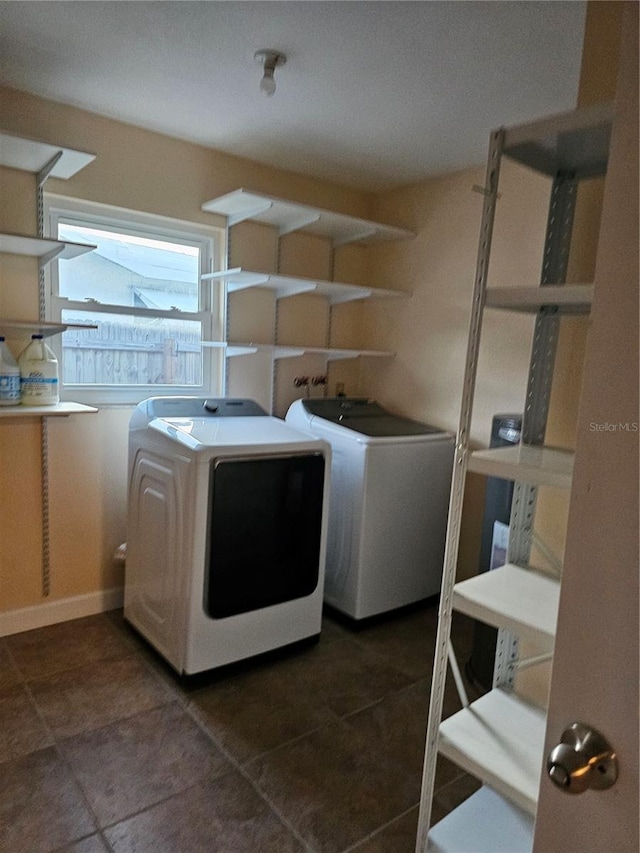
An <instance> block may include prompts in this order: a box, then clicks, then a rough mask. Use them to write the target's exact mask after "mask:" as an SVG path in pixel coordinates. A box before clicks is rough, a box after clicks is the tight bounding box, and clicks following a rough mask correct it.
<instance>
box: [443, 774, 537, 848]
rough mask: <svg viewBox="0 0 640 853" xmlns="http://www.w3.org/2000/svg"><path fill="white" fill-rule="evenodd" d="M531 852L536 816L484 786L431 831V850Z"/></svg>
mask: <svg viewBox="0 0 640 853" xmlns="http://www.w3.org/2000/svg"><path fill="white" fill-rule="evenodd" d="M470 838H472V839H473V853H531V849H532V847H533V818H532V817H531V815H529V814H527V813H526V812H524V811H522V810H521V809H519V808H518V807H517V806H514V805H513V803H510V802H509V800H506V799H505V798H504V797H501V796H500V794H497V793H496V792H495V791H492V790H491V788H488V787H487V786H486V785H483V786H482V788H480V790H479V791H476V793H475V794H473V795H472V796H471V797H469V799H468V800H465V801H464V802H463V803H462V805H461V806H459V807H458V808H457V809H456V811H455V812H454V813H453V814H449V815H447V817H445V818H443V820H441V821H440V822H439V823H438V824H436V826H434V828H433V829H432V830H431V832H430V834H429V851H430V853H461V851H467V850H468V849H469V839H470Z"/></svg>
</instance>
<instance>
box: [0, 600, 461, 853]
mask: <svg viewBox="0 0 640 853" xmlns="http://www.w3.org/2000/svg"><path fill="white" fill-rule="evenodd" d="M434 608H435V605H433V604H430V605H429V606H428V607H425V608H422V609H412V610H410V611H407V612H401V613H398V614H394V615H393V616H392V617H389V618H385V619H382V620H380V621H375V622H374V623H372V624H371V625H368V626H365V627H359V628H358V629H357V630H354V629H352V628H351V627H349V626H347V625H345V624H343V623H342V622H340V621H339V620H337V619H334V618H333V617H332V616H331V615H328V616H326V617H325V622H324V630H323V634H322V635H321V638H320V642H319V643H318V644H317V645H315V646H311V647H309V648H305V649H302V650H299V651H293V652H292V651H286V652H284V653H283V654H282V655H281V656H273V657H269V659H267V660H257V661H255V662H251V663H249V664H248V665H243V666H242V667H240V668H237V669H235V668H234V669H233V670H232V671H229V672H228V673H224V672H223V673H222V674H212V676H211V678H210V679H209V678H206V677H205V678H204V679H202V680H200V681H196V682H192V683H191V684H190V683H185V682H184V681H182V680H181V679H179V678H178V677H177V676H176V675H175V674H173V671H172V670H171V669H170V667H168V665H166V664H165V663H164V661H162V660H161V659H160V658H159V656H158V655H157V654H156V652H155V651H153V650H152V649H150V648H149V647H148V646H147V644H146V642H145V641H144V640H142V639H141V638H140V637H139V636H138V635H137V634H136V633H135V632H134V631H133V630H132V629H131V628H130V627H129V626H128V625H127V623H126V622H125V621H124V619H123V617H122V614H121V612H120V611H113V612H110V613H108V614H100V615H99V616H96V617H89V618H87V619H80V620H75V622H71V623H65V624H64V625H63V626H61V627H59V628H58V629H57V630H55V629H54V626H52V628H51V629H38V630H37V631H34V632H29V635H30V636H26V635H13V637H7V638H3V639H1V640H0V780H1V781H0V849H2V850H3V849H11V850H12V853H54V851H55V853H125V851H129V850H132V849H135V850H136V853H138V851H140V853H186V851H187V850H188V853H199V851H200V850H202V851H203V853H204V851H207V853H210V851H211V852H212V853H213V851H216V850H221V851H222V850H224V851H225V853H228V851H230V850H233V851H234V853H244V851H246V853H268V851H274V853H285V851H291V853H301V851H303V852H304V853H390V851H393V853H405V851H407V853H413V849H414V845H415V831H416V827H417V803H418V800H419V793H420V779H421V766H422V749H423V742H424V729H425V726H426V716H427V708H428V692H429V683H430V670H431V657H432V654H433V651H432V650H433V643H434V640H435V628H436V623H437V618H436V615H435V611H434ZM470 625H471V623H470V622H469V620H466V621H465V620H460V621H459V624H458V626H457V628H458V630H457V637H456V639H457V646H458V647H459V650H460V654H461V655H462V654H464V653H465V650H466V651H467V652H468V650H469V647H470V642H471V630H470ZM85 641H86V642H85ZM41 646H42V649H43V652H42V655H40V652H39V649H40V647H41ZM461 660H462V657H461ZM138 673H139V674H138ZM112 677H113V678H114V679H115V683H114V684H110V683H109V681H110V679H111V678H112ZM120 678H124V680H122V681H119V680H118V679H120ZM23 693H24V696H26V697H27V698H22V699H21V698H20V697H21V696H22V695H23ZM16 697H17V698H16ZM447 697H448V698H447V702H448V704H449V706H450V707H451V708H452V709H455V706H456V702H457V699H456V697H455V691H451V690H449V689H448V690H447ZM16 702H19V703H22V704H20V705H19V707H23V705H24V707H25V708H28V709H31V710H29V711H28V713H29V714H30V715H31V716H30V717H29V719H32V720H33V722H32V725H33V726H34V731H36V730H40V731H42V732H43V735H42V736H41V738H40V739H39V738H38V736H34V737H33V738H32V739H28V738H26V737H21V736H20V732H19V731H17V730H16V726H15V723H14V724H13V728H12V727H11V726H3V722H4V720H5V719H6V718H3V713H9V712H10V710H11V708H14V709H15V707H16ZM25 703H26V705H25ZM105 704H106V705H107V707H106V708H105V707H104V705H105ZM158 727H159V728H158ZM3 731H5V732H9V733H8V734H6V735H5V736H4V739H3V735H2V732H3ZM12 732H13V734H11V733H12ZM36 734H37V732H36ZM7 738H8V740H7ZM31 741H32V742H31ZM41 744H49V745H45V746H41ZM165 753H166V754H165ZM196 756H197V758H196ZM194 762H195V763H194ZM34 774H35V775H34ZM52 774H53V775H52ZM54 778H55V779H56V780H57V781H56V784H55V785H53V787H51V782H50V781H48V780H50V779H54ZM34 780H35V781H34ZM110 780H111V781H110ZM115 780H118V781H115ZM114 783H115V787H114ZM32 785H35V787H36V790H35V797H36V802H37V803H38V804H39V805H38V806H37V809H36V808H33V809H30V805H29V803H30V801H31V797H26V798H25V796H24V794H25V791H26V790H29V786H32ZM39 785H41V786H42V787H41V789H38V786H39ZM437 785H438V788H437V791H436V797H435V805H434V809H435V811H434V814H435V815H437V817H438V818H441V817H442V816H444V814H445V813H446V812H447V811H448V810H450V808H453V807H454V806H455V804H456V803H457V801H459V800H460V799H464V797H466V796H469V795H470V793H471V792H472V791H473V789H474V787H475V786H477V783H476V782H475V780H473V779H472V778H471V777H469V776H467V774H464V773H462V772H460V770H459V768H455V766H454V765H448V764H447V763H446V762H443V765H442V768H441V770H440V769H439V777H438V782H437ZM128 791H130V794H129V793H127V792H128ZM209 809H211V814H209ZM47 810H49V811H50V814H49V812H48V811H47ZM36 811H37V813H36ZM9 816H11V819H10V820H9ZM18 839H19V840H18ZM178 839H181V840H178ZM185 839H187V840H185ZM185 844H186V845H188V846H187V847H185Z"/></svg>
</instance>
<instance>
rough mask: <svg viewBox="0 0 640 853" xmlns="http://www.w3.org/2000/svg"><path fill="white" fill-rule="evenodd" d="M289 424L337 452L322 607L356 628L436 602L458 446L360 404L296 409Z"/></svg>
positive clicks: (340, 401) (319, 402) (311, 402)
mask: <svg viewBox="0 0 640 853" xmlns="http://www.w3.org/2000/svg"><path fill="white" fill-rule="evenodd" d="M286 420H287V422H288V423H289V424H291V425H292V426H296V427H298V428H300V429H306V430H308V431H309V432H310V434H312V435H314V436H316V437H317V438H323V439H325V440H326V441H328V442H329V443H330V444H331V458H332V462H331V497H330V503H329V531H328V538H327V565H326V576H325V596H324V597H325V601H326V602H327V603H328V604H330V605H332V606H333V607H335V608H336V609H337V610H340V611H341V612H343V613H345V614H347V615H348V616H350V617H351V618H352V619H356V620H359V619H364V618H366V617H369V616H374V615H375V614H378V613H384V612H386V611H389V610H394V609H396V608H398V607H402V606H404V605H407V604H411V603H414V602H417V601H420V600H422V599H424V598H428V597H429V596H431V595H434V594H436V593H438V592H439V591H440V581H441V577H442V565H443V559H444V544H445V534H446V526H447V515H448V508H449V496H450V489H451V475H452V471H453V454H454V437H453V436H452V435H450V434H449V433H446V432H443V431H442V430H439V429H436V428H435V427H431V426H428V425H426V424H421V423H418V422H416V421H412V420H408V419H407V418H401V417H398V416H396V415H393V414H391V413H390V412H388V411H386V410H385V409H384V408H382V406H380V405H379V404H378V403H376V402H375V401H373V400H367V399H363V398H349V397H335V398H323V399H303V400H296V401H295V402H294V403H292V405H291V407H290V408H289V411H288V412H287V416H286Z"/></svg>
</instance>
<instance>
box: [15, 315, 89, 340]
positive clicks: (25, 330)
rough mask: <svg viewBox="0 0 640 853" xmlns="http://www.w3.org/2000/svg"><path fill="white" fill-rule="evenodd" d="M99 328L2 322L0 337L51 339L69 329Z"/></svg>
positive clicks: (63, 324)
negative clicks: (40, 336)
mask: <svg viewBox="0 0 640 853" xmlns="http://www.w3.org/2000/svg"><path fill="white" fill-rule="evenodd" d="M95 328H97V326H90V325H85V324H84V323H31V322H29V321H27V320H5V319H4V318H3V319H1V320H0V335H4V336H5V337H10V336H11V335H16V334H27V335H42V337H43V338H50V337H51V336H52V335H59V334H60V333H61V332H66V330H67V329H95Z"/></svg>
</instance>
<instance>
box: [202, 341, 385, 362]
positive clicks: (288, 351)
mask: <svg viewBox="0 0 640 853" xmlns="http://www.w3.org/2000/svg"><path fill="white" fill-rule="evenodd" d="M200 344H201V346H203V347H216V348H220V349H225V350H226V355H227V357H228V358H234V357H237V356H240V355H254V354H255V353H257V352H266V353H269V354H270V355H271V356H272V357H273V358H274V359H276V360H277V359H281V358H299V357H300V356H303V355H322V356H324V357H325V358H326V359H327V361H333V360H339V359H348V358H359V357H360V356H365V357H368V358H393V356H394V355H395V353H393V352H380V351H378V350H357V349H335V348H334V349H332V348H331V347H305V346H300V347H296V346H281V345H280V344H255V343H240V342H237V341H200Z"/></svg>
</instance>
